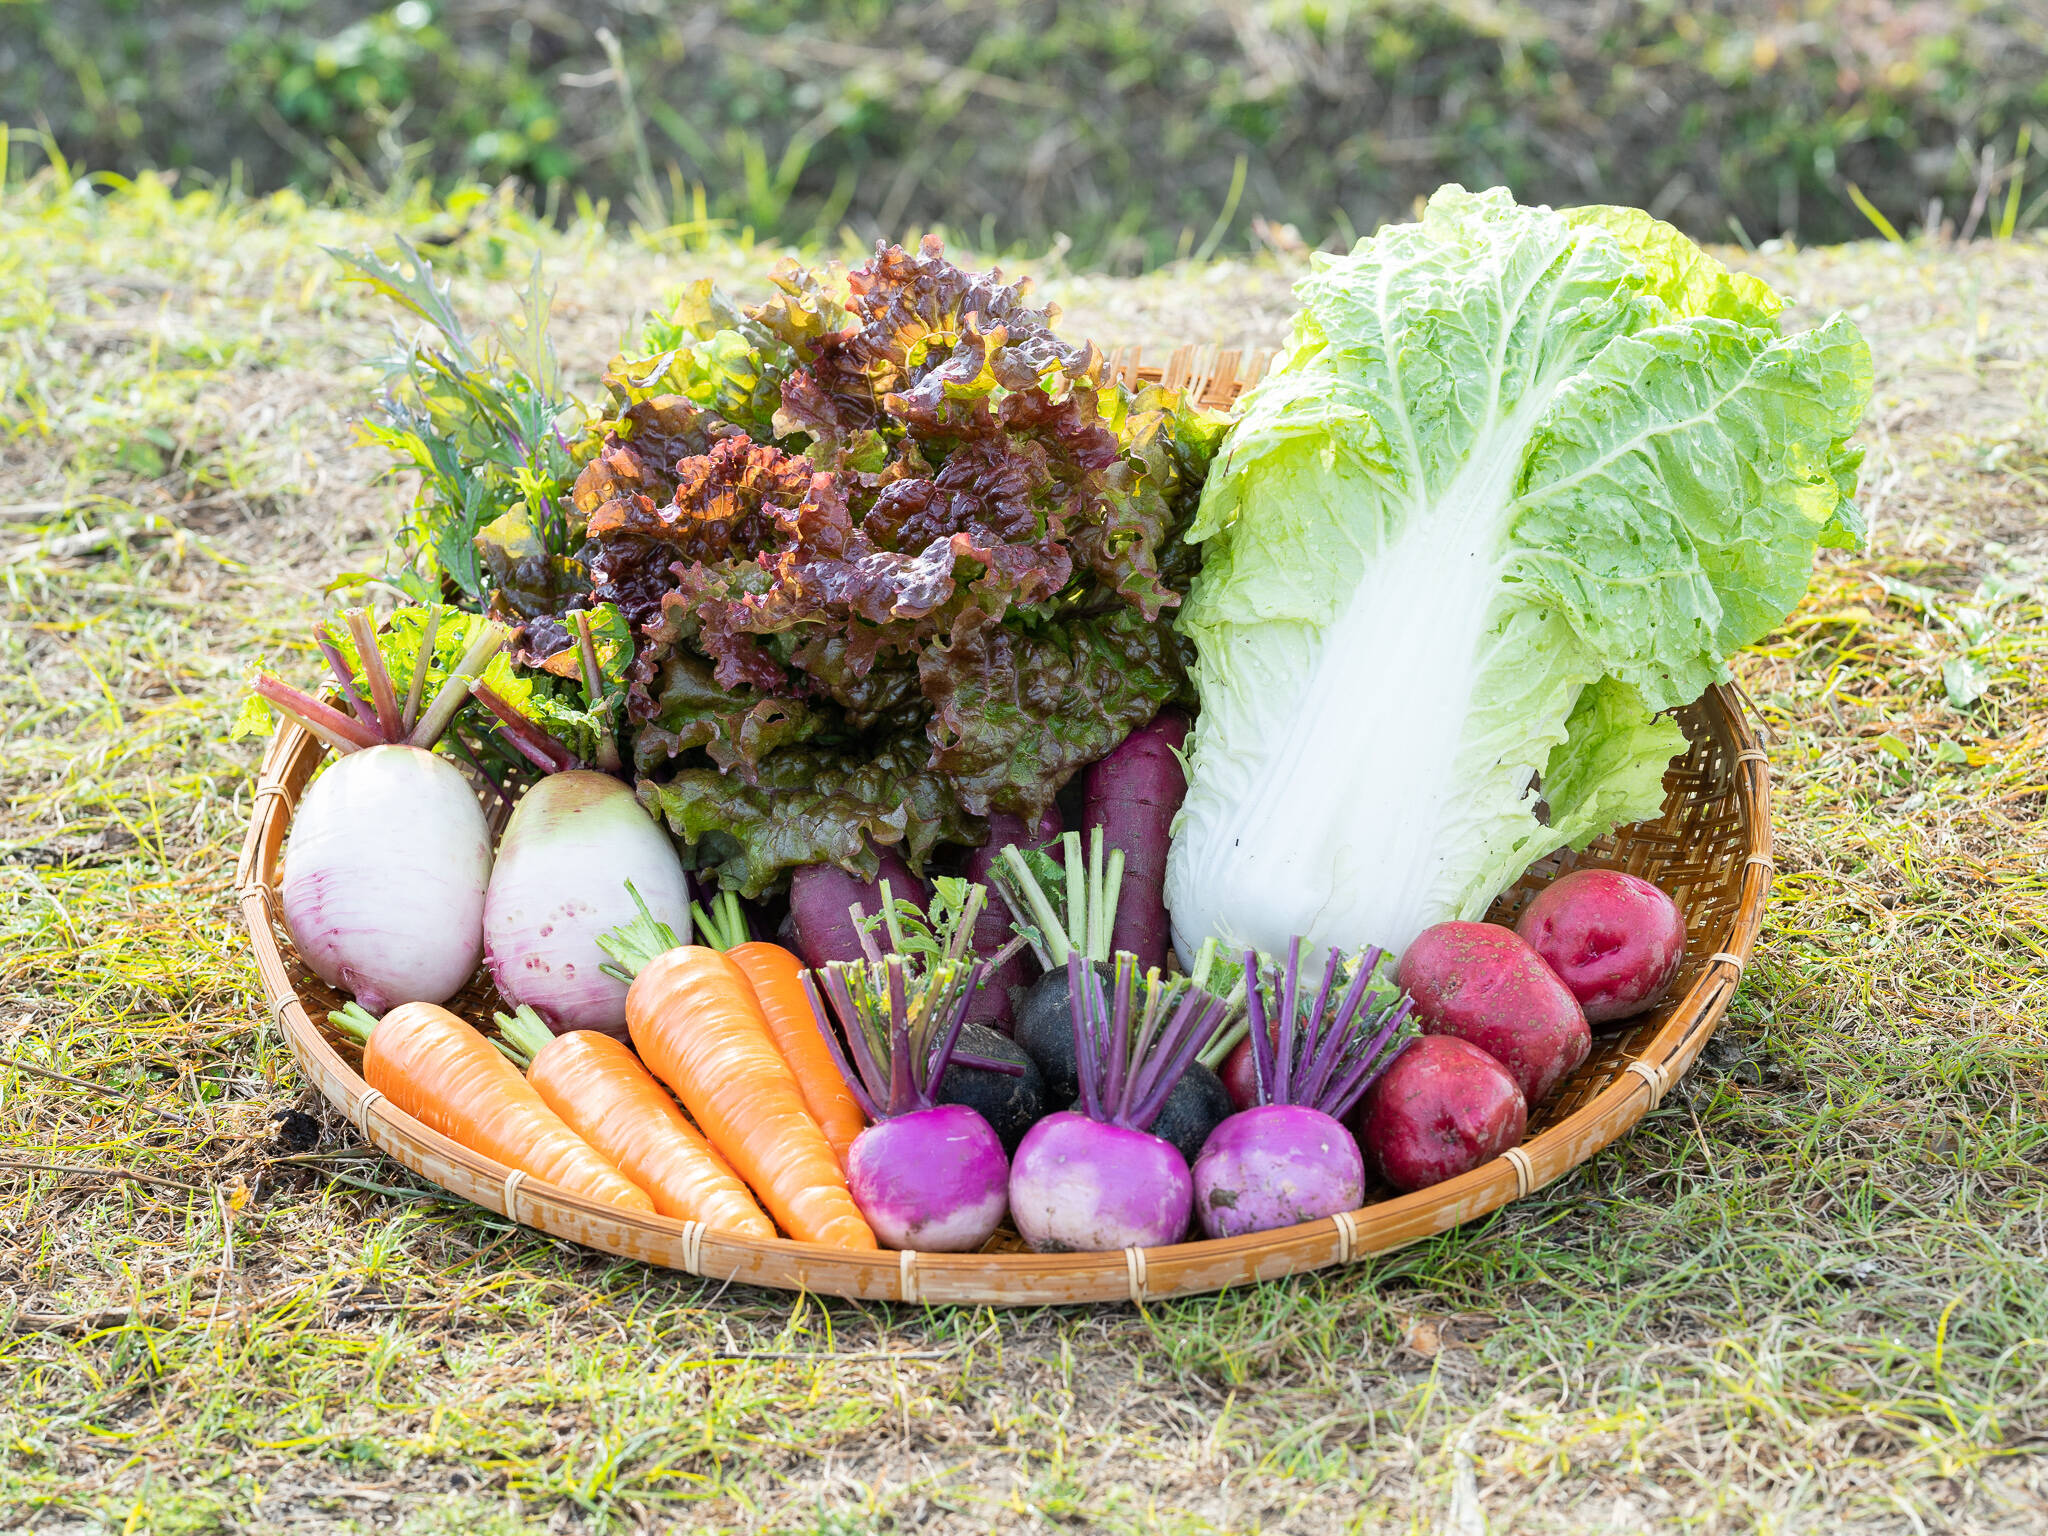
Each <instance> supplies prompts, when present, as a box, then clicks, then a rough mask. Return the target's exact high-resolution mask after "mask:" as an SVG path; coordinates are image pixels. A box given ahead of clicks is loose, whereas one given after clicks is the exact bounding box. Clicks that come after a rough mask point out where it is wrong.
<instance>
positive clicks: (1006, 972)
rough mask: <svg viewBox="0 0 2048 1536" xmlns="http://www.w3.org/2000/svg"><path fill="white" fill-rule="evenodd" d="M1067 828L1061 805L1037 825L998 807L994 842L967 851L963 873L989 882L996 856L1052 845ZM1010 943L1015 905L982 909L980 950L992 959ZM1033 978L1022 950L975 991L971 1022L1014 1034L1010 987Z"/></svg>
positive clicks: (977, 928) (977, 930)
mask: <svg viewBox="0 0 2048 1536" xmlns="http://www.w3.org/2000/svg"><path fill="white" fill-rule="evenodd" d="M1065 826H1066V823H1065V822H1064V821H1063V820H1062V819H1061V817H1060V811H1059V807H1058V806H1056V805H1049V806H1047V807H1046V808H1045V814H1044V815H1043V816H1040V817H1039V818H1038V824H1037V826H1035V827H1030V826H1026V825H1025V824H1024V822H1023V820H1022V818H1020V817H1016V816H1011V815H1009V814H1007V813H1006V812H1003V811H997V812H995V813H993V814H992V815H991V816H990V817H989V819H988V841H987V842H985V843H983V844H982V845H981V846H980V847H979V848H977V849H975V850H974V851H973V852H972V853H970V854H968V855H967V865H966V868H965V869H964V870H963V871H962V873H963V874H964V875H965V876H966V877H967V878H968V879H969V880H971V881H973V882H974V883H975V884H976V885H989V884H990V883H991V882H990V879H989V872H990V871H991V870H993V869H994V868H995V863H996V860H997V859H998V858H1000V857H1001V856H1002V852H1003V850H1004V849H1005V848H1009V847H1013V846H1014V847H1018V848H1023V849H1026V850H1029V849H1033V848H1037V849H1045V848H1050V847H1051V846H1052V845H1053V844H1054V843H1056V842H1058V841H1059V840H1060V833H1061V832H1062V831H1063V830H1065ZM1009 942H1010V911H1009V908H1008V907H1007V906H1005V905H1004V904H1003V903H1002V902H1000V901H992V902H990V903H989V904H988V905H987V906H985V907H983V908H982V909H981V916H980V917H979V918H978V919H976V921H975V924H974V952H975V953H976V954H978V955H980V956H982V958H984V959H986V958H988V957H989V956H990V955H993V954H994V953H995V952H996V951H997V950H999V949H1001V948H1002V947H1003V946H1004V945H1006V944H1008V943H1009ZM1029 979H1030V978H1029V977H1028V976H1027V975H1026V974H1025V969H1024V956H1023V955H1022V953H1018V954H1015V955H1012V956H1011V957H1010V958H1009V959H1008V960H1006V961H1004V962H1003V963H1002V964H1001V965H999V966H997V967H996V968H995V969H993V970H991V971H990V972H989V974H988V979H987V980H986V981H984V982H983V983H982V985H981V990H980V991H978V992H976V993H975V994H974V998H973V1001H972V1002H970V1003H969V1004H968V1005H967V1022H968V1023H970V1024H986V1025H988V1026H989V1027H990V1028H992V1029H999V1030H1001V1031H1002V1032H1003V1033H1004V1034H1006V1035H1008V1034H1014V1033H1015V1032H1016V1022H1015V1017H1014V1014H1015V1010H1014V1007H1013V1005H1012V1003H1011V1001H1010V989H1011V988H1012V987H1022V986H1023V985H1024V983H1025V982H1026V981H1027V980H1029Z"/></svg>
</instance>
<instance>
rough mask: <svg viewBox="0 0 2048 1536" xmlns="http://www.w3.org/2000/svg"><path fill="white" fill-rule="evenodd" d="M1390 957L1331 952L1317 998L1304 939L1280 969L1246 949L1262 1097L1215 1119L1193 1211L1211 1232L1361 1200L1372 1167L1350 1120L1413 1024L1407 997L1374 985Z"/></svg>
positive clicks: (1291, 1220)
mask: <svg viewBox="0 0 2048 1536" xmlns="http://www.w3.org/2000/svg"><path fill="white" fill-rule="evenodd" d="M1384 957H1385V952H1384V951H1382V950H1379V949H1367V950H1365V951H1364V952H1363V953H1362V954H1358V955H1354V956H1351V957H1348V958H1347V957H1345V956H1343V955H1340V954H1338V953H1337V952H1336V951H1334V950H1332V951H1331V952H1330V954H1329V956H1328V957H1327V959H1326V960H1325V961H1324V964H1323V979H1322V985H1321V986H1320V987H1318V988H1317V989H1316V992H1315V994H1314V998H1313V1001H1311V1000H1310V998H1309V997H1308V996H1307V995H1306V994H1305V993H1304V991H1303V989H1302V986H1301V940H1300V939H1298V938H1297V939H1295V940H1294V941H1293V942H1292V943H1291V944H1289V946H1288V950H1287V963H1286V966H1285V967H1284V968H1282V967H1279V966H1275V965H1273V964H1272V963H1270V962H1262V961H1261V959H1260V957H1259V956H1258V955H1257V954H1255V953H1253V952H1250V951H1247V952H1246V954H1245V975H1246V976H1247V977H1248V978H1251V979H1252V982H1253V984H1252V985H1251V986H1250V987H1249V989H1248V990H1247V992H1246V996H1245V1011H1246V1014H1247V1020H1246V1022H1247V1026H1248V1028H1247V1031H1246V1043H1247V1044H1248V1045H1249V1046H1250V1047H1251V1051H1252V1062H1253V1071H1254V1077H1255V1088H1256V1093H1257V1099H1258V1102H1257V1103H1256V1104H1255V1105H1253V1106H1252V1107H1251V1108H1249V1109H1246V1110H1244V1111H1242V1112H1241V1113H1239V1114H1235V1115H1232V1116H1231V1117H1230V1118H1229V1119H1228V1120H1225V1121H1224V1122H1223V1124H1221V1125H1220V1126H1218V1127H1217V1128H1216V1131H1215V1134H1214V1135H1212V1136H1211V1137H1210V1138H1209V1144H1208V1146H1207V1147H1205V1148H1204V1149H1203V1151H1202V1155H1201V1157H1200V1158H1199V1159H1197V1160H1196V1163H1195V1168H1194V1178H1195V1214H1196V1215H1197V1216H1198V1217H1199V1218H1200V1219H1201V1223H1202V1230H1203V1231H1204V1232H1206V1233H1208V1235H1209V1236H1211V1237H1237V1236H1240V1235H1242V1234H1244V1233H1246V1232H1265V1231H1269V1230H1271V1229H1272V1228H1274V1227H1289V1226H1293V1225H1295V1224H1296V1223H1297V1222H1303V1221H1316V1220H1320V1219H1321V1218H1322V1217H1325V1216H1333V1215H1335V1214H1336V1213H1337V1212H1339V1211H1349V1210H1355V1209H1356V1208H1357V1207H1358V1206H1359V1205H1361V1204H1363V1203H1364V1200H1365V1165H1364V1163H1363V1162H1362V1161H1361V1160H1360V1157H1359V1152H1358V1143H1357V1142H1356V1141H1354V1140H1353V1139H1352V1135H1351V1133H1350V1132H1349V1131H1348V1130H1346V1129H1345V1128H1344V1124H1343V1117H1344V1116H1345V1115H1346V1114H1347V1113H1349V1111H1350V1110H1351V1107H1352V1106H1353V1105H1354V1104H1356V1103H1357V1102H1358V1100H1359V1098H1360V1096H1361V1095H1363V1094H1364V1093H1365V1092H1366V1091H1367V1090H1368V1089H1369V1088H1371V1087H1372V1085H1373V1083H1374V1082H1375V1081H1377V1080H1378V1078H1379V1077H1380V1076H1381V1074H1383V1073H1384V1072H1386V1071H1387V1069H1388V1064H1389V1063H1390V1062H1392V1061H1394V1060H1396V1059H1397V1058H1398V1057H1399V1055H1400V1052H1401V1050H1402V1048H1403V1046H1404V1045H1406V1044H1407V1036H1408V1034H1409V1032H1410V1031H1411V1030H1412V1026H1410V1025H1409V1021H1408V1015H1409V1012H1410V1009H1411V1006H1412V1005H1411V1004H1410V1003H1409V1001H1408V1000H1407V999H1406V998H1403V997H1401V996H1400V994H1399V993H1398V992H1395V991H1394V990H1393V989H1392V988H1387V989H1384V990H1381V989H1379V988H1377V987H1376V986H1375V985H1374V974H1373V973H1374V970H1375V968H1376V967H1377V966H1378V965H1379V962H1380V961H1381V960H1382V959H1383V958H1384ZM1347 972H1348V973H1349V974H1348V980H1347V979H1345V978H1346V973H1347ZM1340 981H1341V982H1342V983H1343V985H1342V986H1341V989H1340V986H1339V983H1340Z"/></svg>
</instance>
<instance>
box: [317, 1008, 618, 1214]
mask: <svg viewBox="0 0 2048 1536" xmlns="http://www.w3.org/2000/svg"><path fill="white" fill-rule="evenodd" d="M328 1017H329V1018H330V1019H332V1020H333V1022H334V1024H335V1025H336V1027H337V1028H340V1029H343V1030H346V1031H347V1032H348V1033H349V1034H352V1035H354V1036H355V1037H356V1038H357V1039H358V1040H361V1041H362V1042H363V1078H364V1080H365V1081H366V1082H368V1083H369V1085H370V1086H371V1087H372V1088H375V1089H376V1090H377V1091H378V1092H379V1093H381V1094H383V1095H384V1097H385V1098H387V1099H389V1100H390V1101H391V1102H392V1103H393V1104H395V1105H397V1106H398V1108H400V1109H402V1110H404V1111H405V1112H406V1113H407V1114H408V1115H411V1116H412V1117H413V1119H415V1120H417V1121H419V1122H420V1123H421V1124H423V1125H427V1126H430V1127H432V1128H433V1129H434V1130H437V1131H439V1132H440V1133H441V1134H442V1135H443V1136H446V1137H448V1138H449V1139H450V1140H451V1141H457V1142H460V1143H461V1144H462V1145H463V1146H465V1147H467V1148H469V1150H470V1151H472V1152H481V1153H482V1154H483V1155H484V1156H485V1157H490V1158H495V1159H497V1161H499V1162H501V1163H504V1164H506V1165H508V1166H509V1167H513V1168H518V1169H522V1170H523V1171H525V1172H526V1173H527V1174H529V1175H531V1176H532V1177H534V1178H536V1179H542V1180H545V1181H546V1182H547V1183H549V1184H554V1185H557V1186H558V1187H560V1188H562V1189H566V1190H568V1191H570V1192H571V1193H572V1194H578V1195H585V1196H588V1197H589V1198H590V1199H592V1200H600V1201H602V1202H604V1203H605V1204H606V1205H617V1206H623V1207H625V1208H626V1209H627V1210H632V1211H652V1210H653V1209H654V1202H653V1201H652V1200H650V1199H648V1198H647V1192H646V1191H645V1190H643V1189H641V1188H640V1187H639V1186H638V1185H637V1184H634V1183H633V1182H632V1181H631V1180H629V1179H628V1178H626V1176H625V1175H624V1174H622V1173H620V1172H619V1170H618V1169H617V1168H614V1167H613V1166H612V1165H611V1164H610V1163H609V1162H607V1161H606V1160H605V1159H604V1158H603V1156H601V1155H600V1154H599V1153H598V1152H596V1151H595V1150H594V1149H593V1148H592V1147H591V1146H590V1144H589V1143H588V1142H586V1141H584V1139H583V1138H582V1137H580V1136H578V1135H577V1134H576V1133H575V1132H574V1131H572V1130H570V1129H569V1127H568V1126H566V1125H564V1124H563V1123H562V1119H561V1116H559V1115H557V1114H556V1113H555V1112H554V1111H553V1110H552V1109H549V1108H548V1107H547V1105H546V1104H544V1103H542V1102H541V1097H540V1095H539V1094H538V1093H536V1092H534V1090H533V1089H532V1087H530V1086H529V1085H528V1083H527V1081H526V1079H525V1078H523V1077H521V1076H520V1075H519V1069H518V1068H517V1067H515V1066H513V1065H512V1063H511V1062H509V1061H507V1060H506V1059H505V1058H504V1057H503V1056H501V1055H499V1054H498V1048H497V1047H496V1046H494V1045H492V1044H491V1042H490V1041H488V1040H486V1039H485V1038H484V1037H483V1036H482V1035H481V1034H479V1033H478V1032H477V1031H476V1030H474V1029H472V1028H471V1027H470V1026H469V1025H468V1024H466V1023H464V1022H463V1021H462V1020H461V1019H458V1018H457V1017H456V1016H455V1015H454V1014H452V1013H450V1012H449V1011H448V1010H447V1009H446V1008H442V1007H439V1006H437V1005H436V1004H433V1003H405V1004H403V1005H401V1006H400V1007H397V1008H394V1009H392V1010H391V1011H390V1012H389V1013H387V1014H385V1015H384V1017H383V1018H382V1019H381V1020H379V1019H373V1018H371V1017H370V1015H369V1014H367V1013H365V1012H363V1010H362V1009H361V1008H360V1007H359V1006H357V1005H356V1004H354V1003H351V1004H350V1005H349V1006H348V1007H347V1008H345V1009H343V1010H342V1011H341V1012H339V1013H334V1014H330V1015H328Z"/></svg>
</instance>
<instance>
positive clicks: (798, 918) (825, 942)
mask: <svg viewBox="0 0 2048 1536" xmlns="http://www.w3.org/2000/svg"><path fill="white" fill-rule="evenodd" d="M884 880H886V881H888V882H889V890H890V893H891V894H892V895H893V896H894V897H895V898H896V899H897V900H899V901H908V902H911V903H913V904H914V905H915V906H916V907H917V909H918V910H919V911H920V912H921V911H923V910H924V909H925V908H927V907H928V906H930V905H931V892H930V891H928V890H926V889H925V884H924V882H923V881H922V880H920V879H918V878H917V876H915V875H913V874H912V873H911V872H910V866H909V865H908V864H905V863H904V862H903V860H902V859H901V858H900V857H899V856H898V855H897V853H896V852H895V850H894V849H891V848H884V849H882V850H881V863H880V867H879V868H878V869H877V870H876V871H875V878H874V879H872V880H863V879H861V877H860V876H859V875H850V874H848V873H847V872H846V871H845V870H843V869H841V868H840V867H839V866H838V865H837V864H805V865H803V866H802V867H800V868H798V869H796V870H795V871H793V872H792V873H791V874H790V877H789V925H788V926H789V936H790V939H791V941H792V944H793V946H794V948H795V949H796V952H797V953H798V954H800V955H802V956H803V957H804V964H805V965H808V966H812V967H816V966H821V965H829V964H830V963H831V962H832V961H834V960H844V961H847V962H849V963H851V962H852V961H855V960H859V959H862V958H863V957H865V955H866V954H867V950H866V948H865V947H864V946H863V945H862V944H861V941H860V928H859V927H858V925H856V924H855V922H854V920H853V918H852V916H851V914H850V912H849V910H848V909H849V908H852V907H856V906H857V907H859V908H860V909H861V910H862V911H863V912H866V913H869V914H873V913H876V912H879V911H881V910H882V882H883V881H884Z"/></svg>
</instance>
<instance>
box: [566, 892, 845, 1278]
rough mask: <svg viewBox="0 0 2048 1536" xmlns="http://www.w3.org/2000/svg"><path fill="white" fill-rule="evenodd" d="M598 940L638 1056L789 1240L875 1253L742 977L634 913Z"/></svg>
mask: <svg viewBox="0 0 2048 1536" xmlns="http://www.w3.org/2000/svg"><path fill="white" fill-rule="evenodd" d="M635 899H636V900H637V899H638V897H637V895H636V897H635ZM598 942H599V943H600V944H602V945H603V946H604V948H605V950H606V951H607V952H608V953H609V954H610V955H611V956H612V957H613V958H614V959H615V960H617V961H619V962H621V969H622V970H624V971H625V972H628V973H637V974H635V975H634V976H633V983H632V985H631V987H629V988H628V989H627V991H626V1028H627V1030H628V1032H629V1033H631V1035H632V1037H633V1046H634V1049H636V1050H637V1051H639V1053H640V1059H641V1060H642V1061H644V1062H646V1063H647V1066H648V1068H649V1070H651V1071H652V1072H653V1073H654V1075H655V1076H656V1077H658V1078H660V1079H661V1080H662V1081H663V1082H664V1083H667V1084H668V1085H669V1087H670V1088H672V1089H673V1090H675V1095H676V1097H677V1098H679V1099H681V1100H682V1101H683V1107H684V1108H685V1109H687V1110H688V1111H689V1112H690V1117H691V1118H692V1119H693V1120H695V1121H696V1122H697V1124H698V1125H699V1126H700V1127H702V1129H703V1131H704V1134H705V1136H707V1137H708V1138H709V1139H710V1141H711V1144H712V1145H713V1146H714V1147H716V1148H718V1150H719V1151H721V1152H723V1153H724V1154H725V1157H726V1160H727V1161H728V1162H730V1163H731V1164H732V1166H733V1168H734V1170H735V1171H737V1172H738V1174H739V1176H740V1177H741V1178H743V1179H745V1180H746V1181H747V1183H748V1184H749V1185H751V1186H752V1188H753V1190H754V1193H755V1194H757V1195H759V1196H760V1197H761V1203H762V1204H763V1205H765V1206H766V1207H767V1208H768V1214H769V1215H771V1216H773V1217H774V1218H775V1220H776V1222H777V1223H778V1224H779V1225H780V1226H781V1227H782V1229H783V1230H784V1231H785V1232H787V1233H788V1234H789V1235H790V1236H791V1237H794V1238H796V1239H797V1240H798V1241H800V1242H807V1243H825V1244H828V1245H830V1246H832V1247H835V1248H866V1249H871V1248H874V1247H876V1246H878V1245H877V1244H876V1242H875V1234H874V1231H873V1230H872V1229H871V1228H870V1227H869V1226H868V1224H867V1222H866V1221H865V1220H863V1219H862V1217H861V1214H860V1210H859V1208H858V1207H856V1206H855V1205H854V1203H853V1196H852V1195H851V1194H849V1193H848V1192H847V1188H846V1175H845V1174H844V1173H842V1172H841V1171H840V1167H839V1160H838V1159H837V1158H835V1157H834V1156H833V1155H832V1147H831V1144H830V1143H829V1142H827V1141H826V1140H825V1133H824V1132H823V1131H821V1130H819V1129H818V1122H817V1121H815V1120H813V1119H812V1118H811V1115H810V1111H809V1110H807V1109H805V1108H804V1100H803V1093H802V1091H801V1090H800V1089H799V1088H798V1087H797V1082H796V1077H795V1075H794V1074H793V1073H791V1071H790V1070H789V1063H788V1062H786V1061H784V1060H783V1059H782V1053H781V1052H780V1051H778V1050H776V1048H775V1041H774V1038H773V1037H772V1036H771V1035H770V1034H769V1032H768V1021H767V1019H766V1018H764V1017H763V1016H762V1013H761V1005H760V1004H759V1003H758V1002H756V1001H755V1000H754V989H753V986H752V984H751V983H749V982H748V980H747V974H746V972H745V971H742V970H741V969H740V968H739V967H738V966H737V965H734V964H733V963H732V961H730V960H728V959H726V957H725V956H724V955H722V954H720V953H719V952H718V951H717V950H715V949H706V948H704V947H703V946H702V945H699V944H684V945H680V946H678V945H677V944H676V943H675V934H674V933H672V932H671V931H669V929H668V927H667V925H666V924H664V923H660V922H657V921H655V920H654V918H653V917H652V916H650V915H649V914H648V913H647V911H646V908H645V907H644V906H643V907H642V909H641V916H640V918H639V919H638V920H637V921H635V922H632V923H629V924H628V925H627V926H626V927H624V928H620V929H614V930H613V931H612V932H611V933H608V934H606V935H605V936H604V937H603V938H602V939H600V940H599V941H598Z"/></svg>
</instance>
